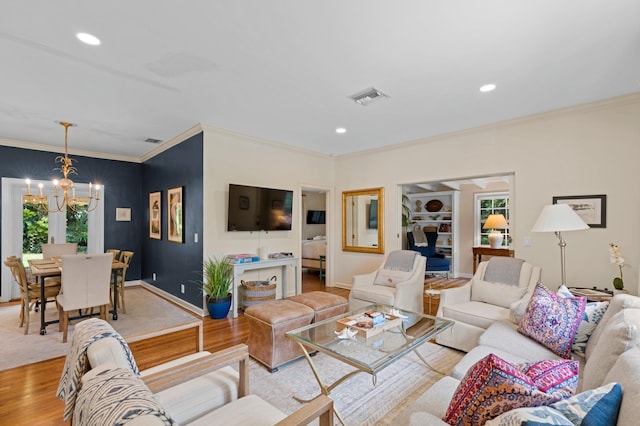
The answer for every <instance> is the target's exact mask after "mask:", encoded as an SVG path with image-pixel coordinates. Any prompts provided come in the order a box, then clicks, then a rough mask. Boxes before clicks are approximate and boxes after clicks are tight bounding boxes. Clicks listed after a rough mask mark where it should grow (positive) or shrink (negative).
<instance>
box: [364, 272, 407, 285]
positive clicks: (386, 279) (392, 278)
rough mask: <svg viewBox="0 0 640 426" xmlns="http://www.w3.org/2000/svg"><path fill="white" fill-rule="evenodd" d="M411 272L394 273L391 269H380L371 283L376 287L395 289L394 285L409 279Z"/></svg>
mask: <svg viewBox="0 0 640 426" xmlns="http://www.w3.org/2000/svg"><path fill="white" fill-rule="evenodd" d="M412 274H413V272H412V271H409V272H405V271H394V270H391V269H380V270H379V271H378V274H377V275H376V279H375V281H374V282H373V283H374V284H376V285H386V286H388V287H395V286H396V284H398V283H401V282H402V281H406V280H408V279H409V278H411V275H412Z"/></svg>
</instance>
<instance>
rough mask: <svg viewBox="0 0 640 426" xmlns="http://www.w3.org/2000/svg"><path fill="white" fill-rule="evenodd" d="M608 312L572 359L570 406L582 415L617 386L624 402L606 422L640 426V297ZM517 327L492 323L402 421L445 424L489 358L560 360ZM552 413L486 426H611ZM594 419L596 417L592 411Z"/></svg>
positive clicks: (512, 416) (532, 410) (530, 410)
mask: <svg viewBox="0 0 640 426" xmlns="http://www.w3.org/2000/svg"><path fill="white" fill-rule="evenodd" d="M527 309H529V308H527ZM605 309H606V311H603V312H604V314H603V315H602V316H601V319H600V321H599V322H598V323H597V326H596V327H595V329H593V331H592V333H591V335H590V336H588V340H586V341H585V342H583V343H584V347H583V348H584V357H581V356H578V355H576V354H572V357H573V359H574V360H578V361H579V383H578V387H577V391H576V394H577V395H576V396H574V397H572V398H570V399H569V400H567V401H569V402H570V403H576V404H577V407H578V408H576V410H577V412H580V411H581V410H583V408H584V407H582V406H581V405H580V404H581V403H582V402H584V401H585V400H589V398H595V397H597V395H598V392H600V391H603V389H604V391H607V392H608V391H609V390H608V389H611V387H612V386H611V385H610V386H608V387H607V386H606V385H608V384H611V383H617V384H619V385H620V387H621V390H622V399H621V403H620V405H619V407H618V408H614V413H613V414H612V413H611V412H609V413H608V414H605V415H604V416H605V417H604V418H605V419H606V420H607V421H609V422H610V424H616V423H614V422H612V420H615V415H616V414H617V424H618V425H622V426H627V425H629V426H631V425H637V424H640V404H639V403H638V398H639V397H640V297H637V296H631V295H628V294H618V295H615V296H614V297H613V298H612V300H611V301H610V303H609V306H608V308H607V307H605ZM518 327H519V325H518V324H515V323H513V322H511V321H509V320H501V321H496V322H494V323H493V324H491V325H490V326H489V327H488V328H487V330H486V331H485V332H484V333H482V335H481V336H480V338H479V340H478V345H477V346H475V347H474V348H473V349H471V350H470V351H469V352H468V353H467V354H466V355H465V356H464V357H463V358H462V359H461V360H460V362H459V363H458V364H457V365H456V366H455V368H454V369H453V371H452V373H451V375H450V376H446V377H443V378H442V379H441V380H439V381H438V382H436V383H435V384H434V385H433V386H432V387H431V388H429V389H428V390H427V391H426V392H425V393H424V394H422V395H421V396H420V397H419V398H418V399H417V400H416V401H415V402H414V403H413V404H412V405H410V406H409V407H408V408H407V410H406V411H405V412H404V413H403V414H402V415H401V416H400V417H398V418H397V421H398V422H401V424H411V425H446V424H447V423H445V422H444V421H443V420H442V419H443V417H444V416H445V415H446V413H447V409H448V408H449V406H450V404H451V401H452V399H453V398H455V397H456V395H457V394H456V391H457V390H458V388H459V386H460V385H461V383H462V381H463V380H470V377H468V376H467V373H468V372H469V371H470V368H472V366H475V365H477V364H476V363H478V362H479V361H480V360H483V359H486V357H487V356H488V355H489V354H495V355H497V356H498V357H500V358H501V359H503V360H506V361H508V362H509V363H512V364H514V365H515V364H522V363H526V362H529V363H531V362H535V361H540V360H545V359H556V360H557V359H560V358H561V357H560V356H558V355H557V354H556V353H554V352H553V351H551V350H550V349H548V348H547V347H545V346H544V345H542V344H540V343H538V342H537V341H535V340H533V339H532V338H530V337H528V336H525V335H523V334H522V333H520V332H519V331H518ZM574 346H575V345H574ZM475 391H477V389H476V390H475ZM565 405H570V404H565ZM552 407H553V405H552ZM614 407H615V406H614ZM600 408H602V405H601V406H600ZM609 408H610V407H609ZM552 411H553V410H550V409H548V407H542V408H541V407H526V408H518V409H517V410H513V411H509V412H507V413H504V414H502V415H500V416H499V417H496V418H494V419H493V420H490V421H489V422H487V423H486V424H491V425H508V424H511V425H516V424H517V425H520V424H527V423H522V420H521V418H529V421H531V418H535V419H536V421H538V422H539V423H535V424H536V425H538V424H546V423H543V422H541V419H544V418H546V419H547V420H549V419H555V420H554V421H556V423H548V424H568V425H571V424H598V425H601V424H603V425H604V424H607V423H606V422H605V420H603V419H600V420H598V421H597V422H596V423H572V422H567V423H562V422H559V421H558V420H557V418H555V417H554V415H553V414H552ZM583 414H584V413H583ZM590 415H592V416H595V415H596V414H595V413H594V412H591V413H590ZM519 416H521V417H519ZM576 416H577V414H576ZM573 420H574V421H575V422H578V420H576V419H573ZM549 421H551V420H549ZM399 424H400V423H399ZM528 424H533V423H528Z"/></svg>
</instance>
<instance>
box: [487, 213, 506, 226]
mask: <svg viewBox="0 0 640 426" xmlns="http://www.w3.org/2000/svg"><path fill="white" fill-rule="evenodd" d="M508 227H509V224H508V223H507V219H505V218H504V216H503V215H501V214H490V215H489V217H488V218H487V221H486V222H485V223H484V225H482V229H505V228H508Z"/></svg>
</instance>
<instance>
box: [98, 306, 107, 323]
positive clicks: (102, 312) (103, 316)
mask: <svg viewBox="0 0 640 426" xmlns="http://www.w3.org/2000/svg"><path fill="white" fill-rule="evenodd" d="M107 308H108V306H107V305H100V319H102V320H104V321H106V320H107Z"/></svg>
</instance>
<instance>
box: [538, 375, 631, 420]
mask: <svg viewBox="0 0 640 426" xmlns="http://www.w3.org/2000/svg"><path fill="white" fill-rule="evenodd" d="M621 403H622V386H620V385H619V384H618V383H608V384H606V385H604V386H600V387H599V388H596V389H591V390H588V391H585V392H582V393H579V394H578V395H575V396H573V397H571V398H567V399H564V400H561V401H558V402H556V403H554V404H551V405H550V407H551V408H553V409H555V410H557V411H558V412H560V413H561V414H562V415H563V416H565V417H566V418H567V419H569V420H570V421H571V422H572V423H573V424H574V425H582V426H615V425H616V423H617V422H618V412H619V411H620V404H621Z"/></svg>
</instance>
